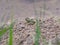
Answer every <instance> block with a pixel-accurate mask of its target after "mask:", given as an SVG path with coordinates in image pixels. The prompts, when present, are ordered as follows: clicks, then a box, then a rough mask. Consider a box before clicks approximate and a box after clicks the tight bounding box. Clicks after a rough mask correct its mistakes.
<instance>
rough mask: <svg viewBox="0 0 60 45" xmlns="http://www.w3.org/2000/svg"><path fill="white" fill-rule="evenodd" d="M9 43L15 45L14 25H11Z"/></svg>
mask: <svg viewBox="0 0 60 45" xmlns="http://www.w3.org/2000/svg"><path fill="white" fill-rule="evenodd" d="M9 31H10V32H9V42H8V45H13V23H12V24H11V25H10V28H9Z"/></svg>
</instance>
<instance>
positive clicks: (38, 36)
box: [34, 19, 41, 45]
mask: <svg viewBox="0 0 60 45" xmlns="http://www.w3.org/2000/svg"><path fill="white" fill-rule="evenodd" d="M40 30H41V29H40V27H39V21H38V19H36V36H35V43H34V44H35V45H39V39H40V36H41V31H40Z"/></svg>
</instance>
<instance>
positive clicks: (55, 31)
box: [0, 17, 60, 45]
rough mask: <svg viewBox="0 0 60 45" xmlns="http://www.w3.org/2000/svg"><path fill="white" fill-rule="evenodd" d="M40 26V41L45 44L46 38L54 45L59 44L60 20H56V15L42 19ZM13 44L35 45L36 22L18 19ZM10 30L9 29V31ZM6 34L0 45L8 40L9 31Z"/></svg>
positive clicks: (4, 44) (3, 44)
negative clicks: (32, 23)
mask: <svg viewBox="0 0 60 45" xmlns="http://www.w3.org/2000/svg"><path fill="white" fill-rule="evenodd" d="M40 28H41V39H40V40H39V43H40V44H41V45H44V42H43V40H44V39H45V40H46V41H45V42H46V43H49V41H50V40H51V42H52V44H53V45H57V43H56V39H58V40H59V41H60V22H59V20H55V19H54V17H51V18H48V19H45V20H40ZM13 31H14V32H13V45H34V37H35V34H36V33H35V24H34V25H31V24H28V23H27V22H26V21H25V20H24V21H18V23H16V24H15V25H14V30H13ZM8 32H9V31H8ZM8 32H7V33H6V34H4V36H3V37H2V40H1V42H0V45H6V44H7V40H8V37H9V36H8V35H7V34H9V33H8Z"/></svg>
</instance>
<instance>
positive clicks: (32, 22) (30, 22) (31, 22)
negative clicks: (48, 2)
mask: <svg viewBox="0 0 60 45" xmlns="http://www.w3.org/2000/svg"><path fill="white" fill-rule="evenodd" d="M25 20H26V22H27V23H28V24H30V25H33V24H35V20H34V19H33V18H32V19H30V18H28V17H27V18H25Z"/></svg>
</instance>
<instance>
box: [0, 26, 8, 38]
mask: <svg viewBox="0 0 60 45" xmlns="http://www.w3.org/2000/svg"><path fill="white" fill-rule="evenodd" d="M7 30H8V28H6V27H5V28H3V29H2V30H0V37H1V36H2V35H4V34H5V32H7Z"/></svg>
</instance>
